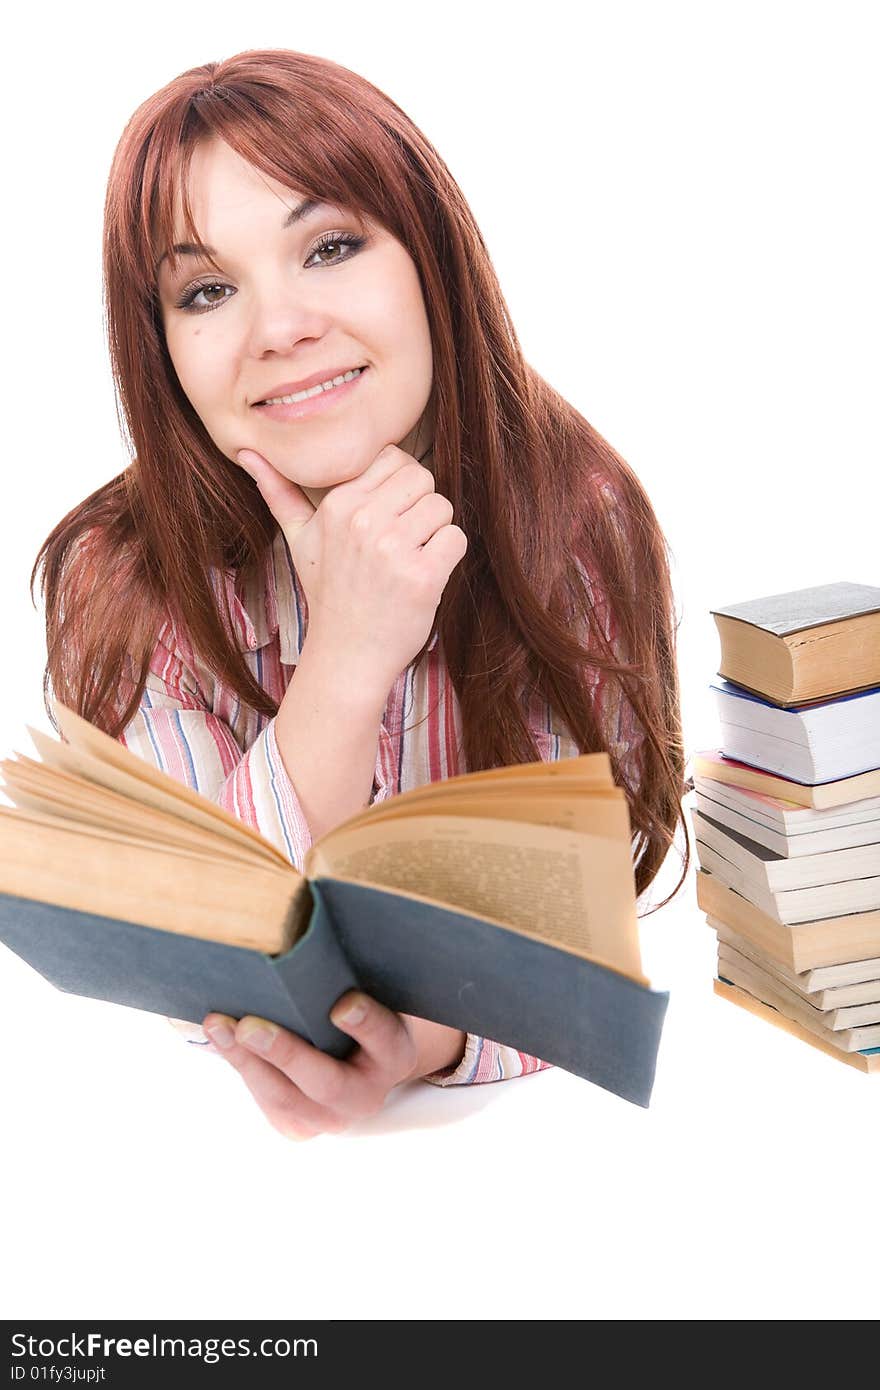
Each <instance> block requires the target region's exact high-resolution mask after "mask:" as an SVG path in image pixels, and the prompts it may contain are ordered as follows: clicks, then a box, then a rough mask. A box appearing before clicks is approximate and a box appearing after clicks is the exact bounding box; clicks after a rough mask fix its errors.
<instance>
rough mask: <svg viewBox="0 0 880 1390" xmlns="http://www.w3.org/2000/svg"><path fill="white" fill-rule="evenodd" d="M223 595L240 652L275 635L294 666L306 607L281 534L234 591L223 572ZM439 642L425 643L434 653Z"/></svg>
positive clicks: (232, 580) (434, 639) (304, 626)
mask: <svg viewBox="0 0 880 1390" xmlns="http://www.w3.org/2000/svg"><path fill="white" fill-rule="evenodd" d="M224 578H225V585H226V595H227V598H228V601H229V608H230V612H231V613H232V617H233V622H234V625H235V636H236V641H237V644H238V649H239V651H242V652H248V651H251V652H253V651H256V650H257V649H258V648H259V647H265V646H267V645H268V644H269V643H270V642H272V641H274V639H275V636H276V634H277V636H278V642H279V647H280V655H281V661H282V662H283V664H284V665H285V666H296V664H297V663H298V661H299V658H300V652H301V651H302V648H303V643H304V642H305V639H306V633H307V632H308V615H309V605H308V600H307V599H306V596H305V593H304V592H303V588H302V585H301V584H300V581H299V577H298V575H297V573H296V570H295V569H294V565H293V560H292V559H291V556H290V549H289V547H288V544H287V540H286V538H285V536H284V532H283V531H282V530H281V529H280V528H279V530H278V531H277V532H276V534H275V539H274V541H273V542H272V545H271V547H270V549H269V550H268V551H267V553H266V559H265V563H264V565H263V566H262V568H261V569H258V570H257V572H256V574H255V575H253V576H252V577H251V579H250V580H249V581H248V582H247V583H246V584H245V585H244V586H243V592H242V594H241V597H239V595H238V594H237V593H236V592H235V571H234V570H226V571H224ZM438 639H439V633H436V632H435V633H434V636H433V637H432V638H431V641H430V642H429V644H428V651H433V649H434V648H435V647H436V645H437V642H438Z"/></svg>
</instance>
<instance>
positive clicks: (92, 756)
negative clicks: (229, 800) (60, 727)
mask: <svg viewBox="0 0 880 1390" xmlns="http://www.w3.org/2000/svg"><path fill="white" fill-rule="evenodd" d="M56 708H61V707H60V706H58V705H57V703H56ZM66 714H67V715H70V714H71V711H70V710H68V711H67V712H66ZM74 718H75V719H77V720H78V723H79V724H80V725H83V726H84V727H85V728H86V729H89V730H90V731H91V733H92V734H94V735H95V740H94V741H93V740H92V739H91V738H90V737H89V738H87V739H85V740H83V743H82V744H80V745H79V746H78V745H76V744H74V743H73V742H72V741H71V743H69V744H67V743H61V742H59V741H58V740H57V739H54V738H49V737H48V736H47V735H46V734H44V733H42V732H41V731H40V730H39V729H33V728H31V726H30V725H29V724H28V725H26V728H27V731H28V733H29V734H30V736H31V738H32V739H33V741H34V747H35V748H36V750H37V752H38V753H39V754H40V755H41V757H42V759H43V762H44V763H46V765H47V766H49V767H57V768H60V769H61V771H62V772H66V773H68V774H69V775H71V776H73V777H75V778H77V780H78V781H79V782H80V785H81V786H82V795H83V799H84V800H88V798H89V792H90V785H91V784H92V783H97V784H98V785H99V786H101V787H107V788H109V789H110V790H111V791H115V792H118V793H120V795H122V796H125V797H127V798H128V799H129V800H130V801H133V802H134V803H135V804H141V803H142V804H145V805H147V806H153V807H155V808H156V809H157V810H159V811H165V812H167V814H168V815H170V816H176V817H178V818H179V819H181V820H184V821H189V822H190V823H191V824H193V825H199V826H202V827H203V828H204V829H206V830H210V831H212V832H213V833H214V834H215V835H220V836H223V837H225V838H231V839H234V840H237V841H238V843H239V844H248V845H250V846H251V847H252V848H253V849H254V851H255V852H256V853H262V855H263V857H264V858H267V859H271V860H273V861H274V862H277V863H280V864H289V862H290V861H289V860H287V859H285V857H284V855H283V854H282V853H281V851H280V850H279V849H276V847H275V846H274V845H273V844H271V842H270V841H269V840H266V839H264V837H263V836H262V835H260V834H258V832H257V831H256V830H252V829H251V827H250V826H249V825H245V824H244V822H243V821H240V820H237V819H236V817H235V816H233V815H230V814H229V812H227V811H224V810H223V809H222V807H220V806H217V805H215V803H214V802H213V801H209V800H208V798H207V797H206V796H202V795H201V793H200V792H196V791H193V789H192V787H187V786H185V785H184V783H182V782H178V781H177V780H176V779H175V778H174V777H170V776H169V775H168V774H167V773H165V772H161V771H160V770H159V769H158V768H154V767H151V766H150V765H149V763H146V762H144V760H143V759H142V758H138V757H136V756H135V754H134V753H131V752H129V750H128V749H127V748H123V746H122V744H121V743H120V744H117V743H116V741H115V740H114V739H111V738H110V737H109V736H108V735H107V734H105V733H103V732H102V731H101V730H100V729H95V728H93V727H92V725H91V724H87V723H86V721H85V720H84V719H79V716H78V715H74ZM59 722H60V721H59ZM64 732H65V734H66V733H67V730H66V729H65V730H64ZM68 736H69V735H68ZM85 743H89V744H93V746H94V747H97V748H99V749H100V750H101V751H100V753H98V754H96V753H94V752H92V751H89V749H88V748H86V747H85V746H83V744H85ZM104 744H109V745H110V748H111V750H118V752H119V753H122V754H124V758H123V759H122V760H120V759H117V758H116V757H115V755H114V756H112V757H105V755H104V754H105V748H104ZM20 756H22V755H21V754H19V757H20ZM131 764H134V765H135V770H134V771H132V769H131ZM142 769H143V771H142Z"/></svg>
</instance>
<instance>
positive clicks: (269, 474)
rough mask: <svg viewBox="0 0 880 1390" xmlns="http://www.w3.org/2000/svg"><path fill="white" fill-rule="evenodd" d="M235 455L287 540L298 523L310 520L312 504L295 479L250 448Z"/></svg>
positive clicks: (313, 508) (302, 524) (292, 534)
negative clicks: (258, 490)
mask: <svg viewBox="0 0 880 1390" xmlns="http://www.w3.org/2000/svg"><path fill="white" fill-rule="evenodd" d="M236 458H237V459H238V462H239V464H240V466H241V467H242V469H243V470H244V472H245V473H247V474H248V475H249V476H250V477H251V478H253V480H254V482H255V483H256V485H257V487H258V488H259V489H260V493H261V495H262V497H263V500H264V501H265V503H266V506H267V507H268V508H269V511H270V512H271V513H272V515H273V516H274V518H275V520H276V521H277V522H278V524H279V526H280V527H281V529H282V531H283V532H284V534H285V536H286V537H287V539H288V541H290V539H291V538H292V536H294V535H295V534H296V532H297V531H298V530H299V529H300V527H301V526H305V524H306V522H308V521H311V519H312V517H313V516H314V515H315V510H316V509H315V507H313V506H312V503H311V502H310V501H309V499H308V497H306V495H305V493H304V492H303V491H302V489H301V488H299V487H298V486H297V484H296V483H294V482H291V480H290V479H289V478H285V477H284V475H283V473H279V472H278V469H277V468H273V466H272V464H271V463H269V462H267V460H266V459H264V458H263V456H262V455H261V454H258V453H255V452H254V450H253V449H242V450H240V451H239V453H238V454H236Z"/></svg>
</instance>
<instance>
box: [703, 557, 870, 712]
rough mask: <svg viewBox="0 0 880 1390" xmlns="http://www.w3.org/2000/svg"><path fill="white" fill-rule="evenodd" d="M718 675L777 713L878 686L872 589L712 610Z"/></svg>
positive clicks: (772, 597) (822, 589)
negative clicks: (778, 708)
mask: <svg viewBox="0 0 880 1390" xmlns="http://www.w3.org/2000/svg"><path fill="white" fill-rule="evenodd" d="M711 613H712V616H713V618H714V619H715V626H716V627H717V629H718V635H719V638H720V641H721V662H720V665H719V668H718V674H719V675H721V676H724V677H725V678H726V679H727V680H731V681H734V682H735V683H736V684H737V685H741V686H743V687H744V688H745V689H746V690H749V691H751V692H752V693H753V694H755V695H760V696H762V697H763V698H764V699H767V700H770V701H772V702H773V703H774V704H777V705H780V706H781V707H783V708H788V707H789V706H791V705H796V704H802V703H804V702H806V701H809V700H816V699H823V698H828V697H830V696H834V695H844V694H853V693H855V692H856V691H860V690H867V689H871V688H873V687H874V686H877V685H880V588H878V587H877V586H875V585H871V584H856V583H850V582H848V581H839V582H837V583H833V584H819V585H815V586H814V587H812V588H806V589H793V590H790V591H789V592H787V593H782V594H768V595H766V596H764V597H761V598H755V599H748V600H746V601H745V602H742V603H735V604H729V605H727V606H726V607H724V608H713V609H712V610H711Z"/></svg>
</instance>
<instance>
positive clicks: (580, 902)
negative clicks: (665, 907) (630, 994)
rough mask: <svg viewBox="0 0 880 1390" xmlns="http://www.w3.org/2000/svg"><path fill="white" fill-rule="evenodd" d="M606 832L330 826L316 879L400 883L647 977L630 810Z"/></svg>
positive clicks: (423, 824)
mask: <svg viewBox="0 0 880 1390" xmlns="http://www.w3.org/2000/svg"><path fill="white" fill-rule="evenodd" d="M606 828H607V831H608V833H607V834H606V835H601V836H592V835H577V834H573V833H571V832H570V831H566V830H557V829H555V828H552V827H548V826H541V825H525V824H522V823H519V822H516V821H503V820H491V821H481V820H475V819H468V818H465V817H455V816H419V818H418V825H417V826H413V825H411V824H410V825H408V824H407V823H406V821H405V820H401V821H386V822H383V823H382V824H363V825H361V826H359V827H358V828H357V829H355V830H352V831H351V832H350V833H349V834H346V835H344V836H343V835H340V833H339V832H338V831H336V832H334V834H333V838H332V840H331V841H329V842H326V841H321V843H320V844H318V845H313V846H312V848H311V849H310V850H309V852H308V854H307V856H306V861H305V865H304V868H305V872H306V876H307V877H308V878H310V879H313V878H319V877H321V876H324V877H328V878H346V879H354V880H356V881H360V882H364V883H372V884H374V885H375V886H377V887H386V886H387V887H392V888H400V889H403V890H404V891H411V892H413V893H418V894H421V895H423V896H425V897H427V898H431V899H433V900H435V901H439V902H441V903H444V904H447V905H449V906H452V907H461V908H464V909H466V910H467V911H469V912H474V913H476V914H478V915H484V916H486V917H491V918H492V919H493V920H495V921H499V922H503V923H506V924H509V925H510V926H512V927H520V928H522V929H524V930H525V931H527V932H529V933H533V934H535V935H536V936H538V937H540V938H541V939H542V940H545V941H548V942H550V943H552V944H553V945H556V946H562V947H563V948H566V949H570V950H576V951H577V952H578V953H579V954H587V955H588V956H590V958H591V959H593V960H596V961H598V962H599V963H600V964H602V965H608V966H611V967H612V968H613V969H615V970H619V971H621V972H622V973H624V974H626V975H630V976H632V977H633V978H634V979H638V980H644V977H643V975H642V972H641V959H640V953H639V939H638V922H637V917H636V902H635V881H634V873H633V865H632V857H631V846H630V830H629V813H628V809H627V806H626V805H625V804H624V803H618V804H617V805H616V806H614V807H609V808H608V815H607V819H606Z"/></svg>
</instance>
